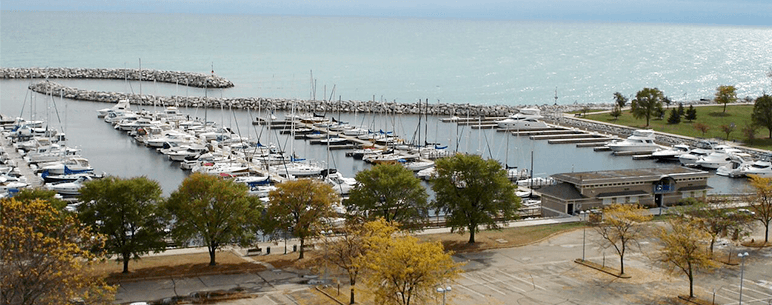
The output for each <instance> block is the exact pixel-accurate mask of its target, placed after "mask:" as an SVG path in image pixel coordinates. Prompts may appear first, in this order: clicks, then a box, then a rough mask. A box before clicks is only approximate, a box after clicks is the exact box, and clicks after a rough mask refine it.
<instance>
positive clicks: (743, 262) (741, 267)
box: [737, 252, 748, 305]
mask: <svg viewBox="0 0 772 305" xmlns="http://www.w3.org/2000/svg"><path fill="white" fill-rule="evenodd" d="M737 256H739V257H740V259H741V260H742V265H740V305H742V304H743V272H744V271H745V257H746V256H748V252H745V253H737Z"/></svg>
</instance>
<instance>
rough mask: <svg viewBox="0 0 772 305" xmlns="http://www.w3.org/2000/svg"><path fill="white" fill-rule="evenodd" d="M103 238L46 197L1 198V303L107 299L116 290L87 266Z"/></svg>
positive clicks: (100, 301)
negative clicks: (92, 251)
mask: <svg viewBox="0 0 772 305" xmlns="http://www.w3.org/2000/svg"><path fill="white" fill-rule="evenodd" d="M103 241H104V239H103V238H102V237H101V236H99V235H95V234H92V233H90V231H89V230H88V229H86V228H82V227H80V225H79V223H78V222H77V221H76V219H75V217H74V216H73V215H70V214H68V213H66V212H63V211H62V210H61V209H58V208H55V207H53V206H52V205H51V204H49V203H48V202H46V201H42V200H31V201H25V202H21V201H16V200H15V199H3V200H2V201H0V304H20V305H27V304H63V303H67V302H68V301H69V300H74V299H76V298H77V299H81V300H83V301H84V302H85V303H86V304H110V303H111V301H112V299H113V295H114V293H115V289H114V288H113V287H110V286H107V285H105V284H104V282H103V281H102V280H101V279H99V278H95V277H93V276H91V275H90V273H89V272H88V271H87V270H86V268H87V266H88V265H89V264H90V263H91V262H92V261H93V260H94V259H95V258H96V256H95V255H94V254H93V253H91V252H90V251H88V250H87V249H92V248H99V247H101V244H102V243H103Z"/></svg>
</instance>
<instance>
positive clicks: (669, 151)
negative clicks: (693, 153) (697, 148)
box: [651, 144, 691, 161]
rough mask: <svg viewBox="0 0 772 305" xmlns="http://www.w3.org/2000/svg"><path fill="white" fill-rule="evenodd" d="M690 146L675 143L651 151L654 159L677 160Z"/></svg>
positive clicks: (687, 151)
mask: <svg viewBox="0 0 772 305" xmlns="http://www.w3.org/2000/svg"><path fill="white" fill-rule="evenodd" d="M690 150H691V148H690V147H689V145H686V144H676V145H673V146H672V147H670V148H659V149H657V150H655V151H654V152H652V153H651V156H652V157H653V158H654V159H657V160H659V161H678V157H680V156H681V155H683V154H687V153H689V151H690Z"/></svg>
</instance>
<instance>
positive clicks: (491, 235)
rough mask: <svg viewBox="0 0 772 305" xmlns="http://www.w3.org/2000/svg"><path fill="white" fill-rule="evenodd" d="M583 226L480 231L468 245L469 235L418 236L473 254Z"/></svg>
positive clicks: (526, 243) (540, 238)
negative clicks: (473, 241)
mask: <svg viewBox="0 0 772 305" xmlns="http://www.w3.org/2000/svg"><path fill="white" fill-rule="evenodd" d="M583 225H584V224H582V223H578V222H571V223H561V224H553V225H541V226H530V227H517V228H504V229H502V230H501V231H496V230H490V231H480V232H477V233H476V234H475V236H474V237H475V243H474V244H468V243H467V242H468V241H469V233H468V232H467V233H464V234H457V233H443V234H429V235H419V236H418V238H419V239H420V240H421V241H429V242H434V241H438V240H439V241H441V242H442V245H443V246H444V247H445V250H452V251H454V252H473V251H483V250H488V249H500V248H512V247H518V246H523V245H528V244H531V243H534V242H537V241H540V240H543V239H544V238H547V237H549V236H551V235H553V234H557V233H562V232H568V231H571V230H574V229H577V228H581V227H582V226H583Z"/></svg>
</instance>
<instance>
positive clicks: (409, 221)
mask: <svg viewBox="0 0 772 305" xmlns="http://www.w3.org/2000/svg"><path fill="white" fill-rule="evenodd" d="M356 180H357V182H358V183H359V184H358V185H357V187H356V188H354V189H353V190H351V193H350V194H349V199H348V200H346V201H345V204H346V208H347V210H348V211H352V212H357V213H358V214H360V215H367V216H368V219H370V220H373V219H376V218H378V217H383V218H384V219H385V220H386V221H388V222H394V221H396V222H398V223H400V224H401V225H402V226H404V227H405V228H420V227H421V226H422V224H423V223H424V222H425V221H426V219H427V218H428V217H429V203H428V198H429V195H428V194H427V193H426V189H425V188H424V187H423V185H421V181H420V180H418V178H416V177H415V175H414V174H413V172H412V171H411V170H409V169H407V168H405V167H404V166H402V165H399V164H380V165H376V166H375V167H373V168H371V169H368V170H363V171H360V172H359V173H357V175H356Z"/></svg>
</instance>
